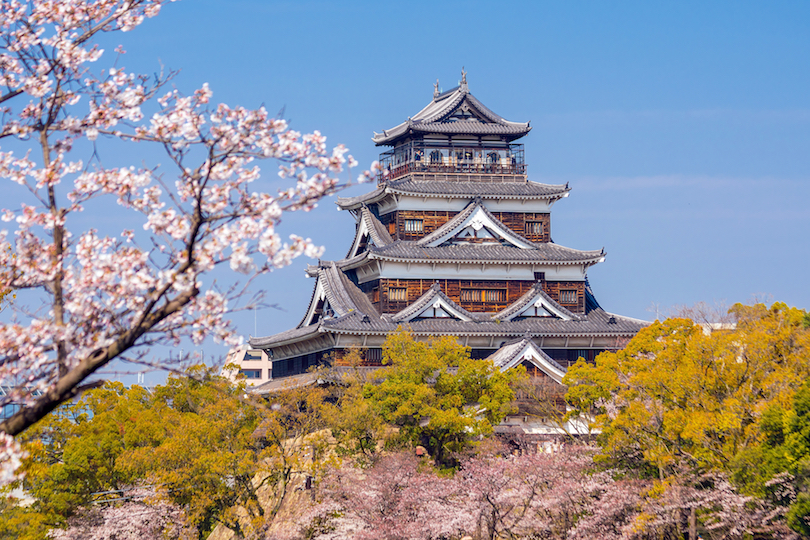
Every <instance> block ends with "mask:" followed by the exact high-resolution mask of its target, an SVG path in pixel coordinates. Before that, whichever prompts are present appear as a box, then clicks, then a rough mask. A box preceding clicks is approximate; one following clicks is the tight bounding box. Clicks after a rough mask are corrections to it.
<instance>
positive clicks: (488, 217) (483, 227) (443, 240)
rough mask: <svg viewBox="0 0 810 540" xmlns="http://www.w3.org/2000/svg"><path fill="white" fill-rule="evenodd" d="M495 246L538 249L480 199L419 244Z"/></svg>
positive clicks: (425, 245)
mask: <svg viewBox="0 0 810 540" xmlns="http://www.w3.org/2000/svg"><path fill="white" fill-rule="evenodd" d="M493 243H497V244H501V245H506V246H511V247H516V248H520V249H537V246H535V245H533V244H532V243H531V242H530V241H528V240H526V239H525V238H522V237H521V236H519V235H517V234H515V233H514V232H513V231H511V230H510V229H509V228H508V227H506V226H505V225H504V224H503V223H501V222H500V221H498V220H497V219H496V218H495V216H493V215H492V214H490V213H489V211H487V209H486V207H485V206H484V205H483V204H482V203H481V201H478V200H477V201H475V202H473V203H471V204H470V206H468V207H467V208H466V209H465V210H464V211H462V212H460V213H459V214H457V215H456V216H455V217H454V218H453V219H451V220H450V221H448V222H447V223H445V224H444V225H443V226H441V227H439V228H438V229H437V230H436V231H434V232H433V233H431V234H429V235H428V236H426V237H424V238H423V239H422V240H420V241H419V244H420V245H422V246H424V247H440V246H451V245H457V244H493Z"/></svg>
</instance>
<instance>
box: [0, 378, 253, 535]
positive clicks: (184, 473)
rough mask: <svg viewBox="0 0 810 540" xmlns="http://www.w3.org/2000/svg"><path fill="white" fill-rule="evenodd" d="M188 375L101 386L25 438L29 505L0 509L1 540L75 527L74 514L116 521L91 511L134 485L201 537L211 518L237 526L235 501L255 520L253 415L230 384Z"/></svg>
mask: <svg viewBox="0 0 810 540" xmlns="http://www.w3.org/2000/svg"><path fill="white" fill-rule="evenodd" d="M190 375H191V376H190V377H170V378H169V380H168V382H167V384H166V385H165V386H160V387H157V388H156V389H155V391H154V392H152V393H150V392H148V391H147V390H146V389H144V388H141V387H138V386H134V387H132V388H130V389H125V388H124V387H123V386H122V385H121V384H120V383H108V384H107V385H106V386H105V387H104V388H101V389H97V390H94V391H91V392H87V393H86V394H85V395H84V396H83V397H82V399H80V400H78V401H77V402H76V403H74V404H70V405H68V406H64V407H62V408H61V409H60V410H59V411H58V414H52V415H50V416H48V417H47V418H46V420H44V421H42V422H40V423H39V424H37V426H36V427H35V428H34V429H33V430H30V431H29V432H27V433H26V434H25V439H26V441H27V443H26V444H25V447H24V448H25V450H26V451H27V452H28V456H27V457H26V458H24V460H23V468H22V470H23V472H24V473H25V477H24V481H23V482H22V486H23V487H24V488H25V489H26V492H27V493H28V494H29V495H30V496H32V497H34V499H35V500H34V502H33V504H32V505H30V506H17V507H13V508H7V509H6V512H4V518H5V519H3V520H2V521H3V524H2V525H0V537H3V538H6V537H8V538H12V537H13V538H17V537H18V536H17V535H20V536H19V538H31V539H34V538H42V537H43V536H44V533H45V532H46V531H47V530H48V529H51V528H59V527H63V526H65V525H66V524H69V523H71V524H74V525H75V526H78V525H77V523H78V522H77V519H78V517H80V516H83V519H85V520H86V519H90V520H91V521H92V520H95V521H99V520H101V521H102V522H104V523H107V522H108V521H110V520H112V521H115V519H117V518H115V516H114V515H113V516H109V515H107V513H106V511H105V510H104V509H100V508H99V507H95V506H93V505H96V504H98V503H99V501H104V500H116V499H117V500H118V501H119V502H123V501H128V500H131V499H132V497H133V494H142V493H143V492H144V490H143V489H141V488H139V487H138V486H139V485H149V486H159V487H160V490H159V491H160V492H161V493H162V495H161V497H157V496H156V497H154V500H160V499H162V500H165V501H167V503H169V504H170V505H171V507H172V508H177V509H180V508H182V509H183V514H184V519H186V520H187V521H188V523H189V524H190V525H191V526H193V527H195V528H199V530H200V533H201V534H202V533H204V532H206V531H210V530H211V529H212V528H213V526H214V525H215V524H216V523H217V522H223V523H226V524H227V525H228V526H229V527H231V528H234V529H236V530H239V528H240V521H239V520H238V519H237V516H236V515H234V514H233V512H234V507H235V506H236V505H240V506H241V507H243V508H245V509H247V511H248V513H249V514H251V513H252V514H256V515H261V513H262V508H261V506H260V505H259V504H258V503H257V499H256V488H255V486H254V485H253V483H252V479H253V476H254V475H255V473H256V471H257V469H258V465H259V460H260V459H261V457H262V453H261V452H259V451H258V449H257V446H256V441H255V440H254V439H253V437H252V433H253V431H254V430H255V428H256V426H257V425H258V423H259V419H260V414H259V411H261V409H260V408H257V407H256V406H254V404H251V403H246V402H245V401H244V400H243V398H242V397H241V396H242V394H243V393H244V390H243V389H242V388H239V387H235V386H233V385H231V384H230V383H229V382H228V381H224V380H220V379H218V378H216V377H211V376H210V375H209V374H207V373H206V372H204V371H203V370H199V369H198V370H195V371H194V372H192V373H191V374H190ZM137 499H138V500H139V501H141V500H142V499H143V496H142V495H141V496H140V497H138V498H137ZM133 504H135V503H133ZM138 504H146V503H143V502H138ZM147 506H148V505H147ZM78 521H81V520H78Z"/></svg>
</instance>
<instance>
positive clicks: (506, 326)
mask: <svg viewBox="0 0 810 540" xmlns="http://www.w3.org/2000/svg"><path fill="white" fill-rule="evenodd" d="M521 251H527V250H521ZM364 255H365V254H364ZM318 268H319V273H318V276H319V279H324V280H325V281H324V283H325V287H328V288H329V293H328V295H329V297H330V298H331V299H334V302H335V303H336V304H340V305H341V312H342V313H343V314H342V315H340V316H338V317H336V318H332V319H322V320H321V321H319V322H318V323H316V324H313V325H309V326H305V327H302V328H295V329H292V330H288V331H286V332H281V333H279V334H275V335H273V336H268V337H260V338H259V337H255V338H254V337H251V338H250V345H251V347H254V348H269V347H273V346H278V345H281V344H284V343H291V342H298V341H306V340H309V339H311V338H312V337H314V336H315V335H317V334H321V333H344V334H356V335H385V334H389V333H391V332H395V331H396V329H397V327H398V326H399V325H400V324H403V323H402V322H401V321H402V320H405V319H407V318H408V317H407V316H409V315H412V314H415V313H419V311H420V309H421V308H424V307H426V306H427V305H429V303H430V301H431V300H433V299H434V298H436V297H437V296H439V295H440V296H441V297H442V299H443V300H444V301H446V302H447V303H448V304H451V305H452V306H453V307H454V308H455V309H458V310H459V311H460V312H461V313H464V314H465V315H466V316H468V317H469V318H470V319H471V320H469V321H461V320H458V319H450V318H436V319H422V320H412V321H410V322H407V323H405V324H407V326H408V327H409V328H410V329H411V331H412V332H414V333H415V334H417V335H456V336H464V335H477V336H493V337H496V338H502V339H506V340H510V339H514V338H518V337H525V336H534V337H543V336H547V337H558V336H571V337H574V336H603V337H604V336H607V337H613V336H615V337H630V336H632V335H634V334H635V333H636V332H638V331H639V330H640V329H642V328H643V327H645V326H646V325H647V324H648V323H647V322H646V321H641V320H638V319H632V318H629V317H622V316H620V315H614V314H611V313H608V312H606V311H605V310H603V309H602V308H601V307H599V305H598V304H597V303H596V300H595V299H594V298H593V293H592V292H591V289H590V286H586V305H587V306H589V307H588V312H587V314H586V315H574V314H571V315H572V319H571V320H563V319H557V318H549V317H540V318H525V319H522V320H519V321H514V320H501V319H500V318H499V316H500V315H502V314H503V313H508V312H512V311H515V310H517V309H519V308H518V307H517V306H518V305H519V304H521V303H525V302H526V296H527V295H528V294H529V293H527V295H524V296H522V297H521V298H520V299H519V300H518V301H517V302H516V303H515V304H513V305H512V306H509V307H507V308H506V309H505V310H503V311H501V312H500V313H471V312H468V311H466V310H464V309H463V308H461V307H460V306H458V307H457V304H456V303H455V302H453V300H452V299H450V298H449V297H447V296H446V295H445V294H444V293H443V292H442V291H441V290H440V289H439V288H436V289H435V290H434V289H431V291H429V293H427V294H425V295H423V296H422V297H420V299H419V300H417V301H416V302H414V303H413V304H412V305H411V306H409V307H407V308H406V309H405V310H403V311H401V312H400V313H398V314H397V315H395V316H393V317H392V316H390V315H382V316H380V314H379V313H378V312H377V311H376V309H375V308H374V306H373V304H371V302H370V301H369V300H368V297H366V295H365V294H363V292H362V291H360V289H359V288H358V287H357V286H356V285H355V284H354V283H353V282H352V281H351V280H350V279H349V278H348V277H347V276H346V275H345V273H344V272H342V271H340V270H339V268H338V266H337V265H335V263H332V262H322V263H320V266H319V267H318ZM530 292H531V291H530ZM331 299H330V303H331V302H332V301H333V300H331ZM549 301H550V302H553V300H551V299H549ZM423 304H424V305H423ZM555 307H557V308H558V309H560V310H562V311H563V312H564V311H565V308H562V306H559V304H556V306H555ZM336 312H337V310H336Z"/></svg>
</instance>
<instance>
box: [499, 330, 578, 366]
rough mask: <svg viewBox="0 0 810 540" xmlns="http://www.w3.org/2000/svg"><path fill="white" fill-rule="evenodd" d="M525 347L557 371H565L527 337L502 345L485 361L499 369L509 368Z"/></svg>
mask: <svg viewBox="0 0 810 540" xmlns="http://www.w3.org/2000/svg"><path fill="white" fill-rule="evenodd" d="M527 345H528V346H529V347H531V348H532V349H533V350H534V352H535V353H536V354H537V355H538V356H540V357H542V358H543V360H545V361H546V362H548V363H549V364H551V365H552V366H554V367H555V368H557V369H559V370H560V371H562V372H563V373H565V372H566V371H567V369H566V368H564V367H563V366H561V365H560V364H558V363H557V362H556V361H555V360H554V359H553V358H551V357H550V356H549V355H547V354H546V353H544V352H543V350H542V349H541V348H540V347H538V346H537V345H536V344H535V343H534V341H532V339H531V337H529V336H524V337H521V338H518V339H515V340H512V341H509V342H507V343H504V344H503V346H502V347H501V348H500V349H498V350H497V351H495V352H494V353H492V354H491V355H489V356H488V357H487V359H488V360H491V361H492V363H493V364H495V365H496V366H498V367H500V368H503V367H506V366H510V365H511V364H513V363H514V362H515V359H516V356H517V355H518V354H520V352H521V351H522V350H523V348H524V347H526V346H527Z"/></svg>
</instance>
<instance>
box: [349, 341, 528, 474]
mask: <svg viewBox="0 0 810 540" xmlns="http://www.w3.org/2000/svg"><path fill="white" fill-rule="evenodd" d="M383 361H384V362H385V363H386V364H390V366H389V367H387V368H384V369H383V370H381V372H379V373H378V374H377V376H378V377H379V379H380V380H381V382H379V384H373V383H367V384H366V385H365V387H364V391H363V395H364V397H365V398H366V399H367V400H369V401H370V402H371V404H372V407H373V408H374V410H375V411H377V413H378V414H380V416H381V417H382V418H383V419H384V420H385V421H386V422H388V423H390V424H392V425H394V426H397V427H399V429H400V434H401V436H402V438H403V439H404V440H406V441H408V442H410V443H411V444H415V445H416V444H421V445H423V446H425V448H426V449H427V450H428V452H429V453H430V455H431V456H432V457H433V458H434V460H435V462H436V463H437V464H438V465H440V466H448V465H453V464H454V460H453V458H452V454H453V453H454V452H459V451H461V450H462V449H464V448H465V447H466V446H467V445H468V444H469V443H470V441H472V440H474V439H475V438H477V437H478V436H480V435H486V434H489V433H491V432H492V426H493V425H494V424H497V423H498V422H500V421H501V420H502V419H503V417H504V416H505V415H506V414H507V413H508V412H510V411H511V410H512V405H511V403H512V400H513V398H514V392H513V390H512V388H511V386H510V383H511V382H512V381H514V380H515V379H516V378H517V377H520V376H521V372H520V370H510V371H508V372H502V371H500V370H499V369H498V368H496V367H495V366H493V365H492V363H491V362H488V361H485V360H472V359H470V352H469V348H467V347H463V346H461V345H459V343H458V342H457V341H456V340H455V339H454V338H452V337H442V338H438V339H434V340H432V341H429V342H423V341H422V342H420V341H416V340H414V338H413V336H412V335H411V334H410V333H409V332H407V331H402V330H400V331H399V332H397V333H395V334H392V335H391V336H389V337H388V339H386V341H385V344H384V345H383Z"/></svg>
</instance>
